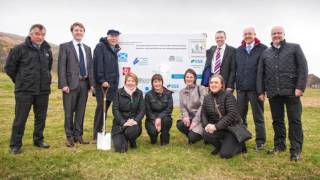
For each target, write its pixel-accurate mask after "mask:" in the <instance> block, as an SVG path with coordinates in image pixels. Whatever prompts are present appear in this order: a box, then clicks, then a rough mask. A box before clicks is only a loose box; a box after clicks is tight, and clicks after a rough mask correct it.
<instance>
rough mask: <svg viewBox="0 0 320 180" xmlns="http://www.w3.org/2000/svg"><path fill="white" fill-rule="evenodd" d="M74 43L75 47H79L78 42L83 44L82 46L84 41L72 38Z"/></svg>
mask: <svg viewBox="0 0 320 180" xmlns="http://www.w3.org/2000/svg"><path fill="white" fill-rule="evenodd" d="M72 43H73V45H74V46H75V47H78V44H79V43H80V44H81V46H83V43H82V41H80V42H78V41H76V40H75V39H73V40H72Z"/></svg>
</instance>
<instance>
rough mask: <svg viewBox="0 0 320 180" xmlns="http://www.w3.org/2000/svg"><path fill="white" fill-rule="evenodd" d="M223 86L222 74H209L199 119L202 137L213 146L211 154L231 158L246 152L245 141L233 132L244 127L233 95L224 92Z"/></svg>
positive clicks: (239, 130)
mask: <svg viewBox="0 0 320 180" xmlns="http://www.w3.org/2000/svg"><path fill="white" fill-rule="evenodd" d="M224 86H225V85H224V81H223V78H222V76H220V75H214V76H211V78H210V80H209V94H208V95H207V96H206V97H205V98H204V100H203V105H202V112H201V121H202V125H203V127H204V128H205V132H204V134H203V139H204V140H205V141H206V142H208V143H209V144H212V145H213V146H214V147H215V149H214V150H213V151H212V152H211V154H212V155H217V154H220V157H221V158H231V157H233V156H234V155H236V154H239V153H241V152H246V146H245V143H244V142H239V140H238V139H239V138H238V137H236V134H237V133H234V131H238V132H242V131H245V130H246V129H243V128H244V127H243V126H242V125H241V124H242V120H241V117H240V115H239V113H238V111H237V109H236V99H235V97H234V96H233V95H232V94H229V93H227V94H226V93H225V90H224ZM241 128H242V129H241Z"/></svg>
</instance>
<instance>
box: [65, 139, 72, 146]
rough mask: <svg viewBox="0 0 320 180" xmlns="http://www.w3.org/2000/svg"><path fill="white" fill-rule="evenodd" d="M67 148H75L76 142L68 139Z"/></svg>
mask: <svg viewBox="0 0 320 180" xmlns="http://www.w3.org/2000/svg"><path fill="white" fill-rule="evenodd" d="M66 146H67V147H73V146H74V141H73V139H72V138H68V139H67V142H66Z"/></svg>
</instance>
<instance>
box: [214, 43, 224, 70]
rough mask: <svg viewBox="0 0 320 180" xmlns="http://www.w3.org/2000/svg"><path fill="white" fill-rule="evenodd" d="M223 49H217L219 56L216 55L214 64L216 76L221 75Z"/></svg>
mask: <svg viewBox="0 0 320 180" xmlns="http://www.w3.org/2000/svg"><path fill="white" fill-rule="evenodd" d="M220 50H221V48H218V49H217V54H216V61H215V63H214V74H220V67H221V62H222V58H221V54H220Z"/></svg>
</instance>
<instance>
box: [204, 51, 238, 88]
mask: <svg viewBox="0 0 320 180" xmlns="http://www.w3.org/2000/svg"><path fill="white" fill-rule="evenodd" d="M216 49H217V46H212V47H211V48H210V49H208V50H207V54H206V56H207V59H206V64H205V67H204V70H203V73H202V82H201V85H203V86H208V82H209V78H210V76H208V72H210V73H211V64H212V58H213V55H214V52H215V51H216ZM235 52H236V49H235V48H234V47H232V46H229V45H226V49H225V51H224V54H223V58H222V65H221V69H220V74H221V76H222V77H223V79H224V81H225V84H226V87H227V88H232V89H234V80H235V72H236V71H235V54H236V53H235ZM211 74H212V73H211ZM211 74H210V75H211Z"/></svg>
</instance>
